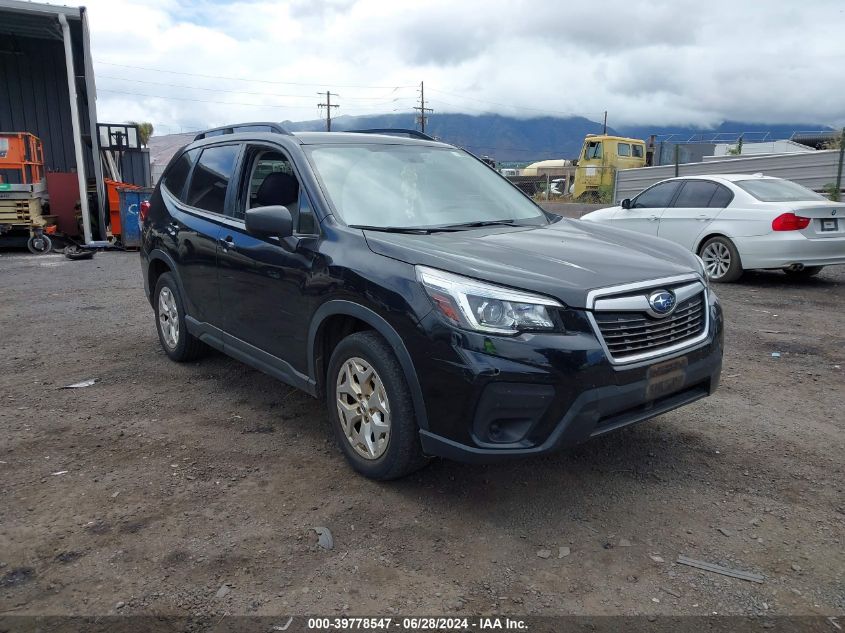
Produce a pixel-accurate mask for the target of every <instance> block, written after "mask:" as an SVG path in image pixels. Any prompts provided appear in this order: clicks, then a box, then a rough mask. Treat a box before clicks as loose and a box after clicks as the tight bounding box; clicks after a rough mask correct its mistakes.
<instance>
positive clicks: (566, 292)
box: [364, 219, 699, 308]
mask: <svg viewBox="0 0 845 633" xmlns="http://www.w3.org/2000/svg"><path fill="white" fill-rule="evenodd" d="M364 233H365V236H366V239H367V243H368V244H369V246H370V249H372V251H373V252H375V253H377V254H379V255H384V256H385V257H391V258H393V259H398V260H400V261H403V262H406V263H408V264H415V265H416V264H421V265H425V266H431V267H432V268H439V269H441V270H445V271H449V272H453V273H457V274H460V275H466V276H468V277H474V278H476V279H480V280H483V281H488V282H491V283H497V284H501V285H504V286H510V287H512V288H518V289H522V290H530V291H534V292H539V293H541V294H544V295H548V296H552V297H555V298H556V299H558V300H560V301H562V302H563V303H564V304H565V305H568V306H570V307H573V308H583V307H585V306H586V300H587V293H588V292H589V291H590V290H594V289H596V288H604V287H607V286H615V285H618V284H624V283H630V282H637V281H647V280H650V279H657V278H660V277H671V276H674V275H682V274H686V273H695V272H698V269H699V267H698V262H697V261H696V259H695V256H694V255H693V254H692V253H691V252H689V251H687V250H686V249H684V248H682V247H680V246H678V245H677V244H673V243H672V242H669V241H667V240H663V239H659V238H656V237H651V236H644V235H640V234H638V233H634V232H632V231H626V230H624V229H617V228H614V227H610V226H605V225H602V224H595V223H586V222H580V221H578V220H567V219H561V220H560V221H558V222H556V223H554V224H549V225H544V226H531V227H509V226H496V227H486V228H480V229H472V230H467V231H458V232H454V233H432V234H430V235H408V234H400V233H384V232H381V231H365V232H364Z"/></svg>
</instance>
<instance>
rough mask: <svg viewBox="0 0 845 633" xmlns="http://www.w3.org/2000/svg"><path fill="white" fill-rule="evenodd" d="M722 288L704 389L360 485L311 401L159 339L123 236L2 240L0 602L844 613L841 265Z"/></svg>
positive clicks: (53, 610) (26, 610)
mask: <svg viewBox="0 0 845 633" xmlns="http://www.w3.org/2000/svg"><path fill="white" fill-rule="evenodd" d="M717 290H718V293H719V295H720V296H721V298H722V300H723V303H724V306H725V311H726V315H727V355H726V359H725V366H724V373H723V381H722V387H721V389H720V391H719V392H718V393H717V394H716V395H715V396H714V397H712V398H708V399H706V400H703V401H699V402H697V403H695V404H693V405H691V406H688V407H686V408H684V409H682V410H679V411H675V412H672V413H669V414H666V415H663V416H661V417H659V418H658V419H656V420H653V421H651V422H649V423H646V424H642V425H639V426H636V427H634V428H629V429H626V430H623V431H621V432H619V433H617V434H615V435H611V436H608V437H604V438H601V439H598V440H595V441H593V442H591V443H589V444H586V445H583V446H581V447H579V448H577V449H576V450H573V451H570V452H567V453H560V454H556V455H552V456H548V457H543V458H539V459H533V460H530V461H522V462H515V463H507V464H502V465H492V466H468V465H461V464H456V463H451V462H446V461H435V462H433V463H432V464H431V465H430V466H429V467H428V468H426V469H425V470H423V471H421V472H419V473H417V474H415V475H413V476H411V477H410V478H407V479H404V480H401V481H397V482H392V483H387V484H380V483H374V482H371V481H367V480H365V479H363V478H361V477H359V476H356V475H355V474H354V473H353V472H352V471H351V470H350V469H349V468H348V467H347V466H346V463H345V462H344V460H343V458H342V456H341V454H340V452H339V451H338V450H337V449H336V448H335V446H334V445H333V443H332V441H330V439H329V429H328V426H327V423H326V416H325V414H324V408H323V406H322V404H321V403H319V402H317V401H316V400H313V399H311V398H310V397H308V396H306V395H304V394H302V393H299V392H296V391H293V390H291V389H290V388H289V387H287V386H285V385H283V384H280V383H278V382H275V381H274V380H273V379H271V378H269V377H267V376H265V375H263V374H260V373H258V372H256V371H253V370H252V369H249V368H247V367H246V366H244V365H241V364H239V363H238V362H236V361H234V360H230V359H228V358H226V357H224V356H222V355H220V354H213V355H210V356H209V357H207V358H205V359H203V360H202V361H200V362H197V363H192V364H186V365H178V364H175V363H173V362H170V361H169V360H168V359H167V358H166V357H165V356H164V354H163V353H162V352H161V350H160V348H159V344H158V340H157V338H156V334H155V329H154V325H153V319H152V310H151V308H150V306H149V304H148V303H147V302H146V299H145V298H144V294H143V290H142V285H141V278H140V272H139V263H138V256H137V255H136V254H131V253H101V254H99V255H97V257H96V258H95V259H94V260H92V261H82V262H71V261H68V260H66V259H64V258H62V257H60V256H58V255H46V256H42V257H33V256H29V255H25V254H19V253H12V254H10V253H8V252H5V253H3V254H2V255H0V333H2V336H0V349H2V354H0V402H2V405H0V428H2V431H0V438H1V439H2V441H0V499H2V507H0V613H6V614H80V615H93V614H109V613H122V614H126V613H133V614H140V613H159V614H179V615H208V614H212V613H224V612H228V613H233V614H237V613H240V614H255V615H261V614H279V613H292V614H294V613H297V614H328V615H332V614H342V613H348V614H358V615H361V614H382V615H389V614H393V613H401V614H409V613H416V614H422V613H425V614H438V613H449V614H451V613H461V614H474V613H475V614H477V613H492V612H504V613H512V614H549V615H552V614H564V613H566V614H711V613H713V612H717V613H720V614H725V613H730V614H743V615H754V614H763V613H768V614H824V615H832V614H835V613H840V614H841V613H843V612H845V540H844V539H843V535H845V529H843V527H845V495H843V487H844V486H845V483H843V482H845V477H843V455H844V454H845V432H843V427H845V416H843V414H842V411H843V408H842V406H843V395H845V369H843V368H845V328H843V323H845V319H843V306H845V268H843V267H840V268H838V269H827V270H826V271H824V272H823V273H822V275H821V276H820V277H819V278H817V279H815V280H811V281H808V282H803V283H796V282H793V281H791V280H789V279H787V278H786V277H785V276H784V275H783V274H782V273H753V274H750V275H748V276H747V277H746V278H744V279H743V281H742V282H741V283H738V284H735V285H731V286H727V287H725V286H721V287H718V289H717ZM773 352H779V353H780V357H779V358H775V357H773V356H772V354H773ZM88 378H96V379H97V382H96V384H95V385H94V386H92V387H88V388H84V389H65V390H62V389H59V387H61V386H62V385H67V384H69V383H74V382H77V381H81V380H85V379H88ZM315 527H328V528H329V529H330V530H331V532H332V533H333V536H334V548H333V549H331V550H325V549H322V548H320V547H319V546H318V544H317V534H316V533H315V531H314V528H315ZM678 555H686V556H689V557H691V558H696V559H701V560H705V561H709V562H712V563H717V564H721V565H725V566H728V567H732V568H737V569H741V570H745V571H750V572H753V573H756V574H759V575H761V576H763V577H764V582H763V583H759V584H758V583H752V582H747V581H744V580H739V579H736V578H729V577H725V576H721V575H717V574H714V573H711V572H705V571H701V570H697V569H693V568H691V567H686V566H682V565H678V564H676V563H675V562H674V561H675V560H676V559H677V557H678Z"/></svg>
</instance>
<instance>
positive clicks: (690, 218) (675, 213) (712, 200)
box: [657, 180, 732, 250]
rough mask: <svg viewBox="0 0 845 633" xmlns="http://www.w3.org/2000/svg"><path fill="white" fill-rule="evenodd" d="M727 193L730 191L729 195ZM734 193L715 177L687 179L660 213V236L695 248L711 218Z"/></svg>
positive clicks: (658, 232) (658, 233)
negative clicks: (710, 178)
mask: <svg viewBox="0 0 845 633" xmlns="http://www.w3.org/2000/svg"><path fill="white" fill-rule="evenodd" d="M726 194H727V195H726ZM731 197H732V194H731V192H730V191H729V190H728V189H727V188H726V187H723V186H722V185H720V184H718V183H716V182H713V181H712V180H685V181H683V185H682V186H681V188H680V190H679V191H678V194H677V195H676V196H675V199H674V200H673V201H672V204H671V205H670V206H668V207H667V208H666V209H665V211H664V212H663V215H661V216H660V222H659V228H658V231H657V235H658V237H662V238H665V239H667V240H672V241H673V242H676V243H677V244H680V245H681V246H684V247H686V248H689V249H690V250H692V248H693V247H694V246H695V244H696V239H697V238H698V236H699V235H701V233H702V231H704V230H705V229H706V228H707V226H708V225H709V224H710V222H712V221H713V219H714V218H715V217H716V216H717V215H718V214H719V211H720V210H721V209H722V208H724V207H725V206H726V205H727V204H728V202H730V199H731Z"/></svg>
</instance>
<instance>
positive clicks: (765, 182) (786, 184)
mask: <svg viewBox="0 0 845 633" xmlns="http://www.w3.org/2000/svg"><path fill="white" fill-rule="evenodd" d="M734 184H735V185H736V186H737V187H739V188H740V189H742V190H743V191H745V192H747V193H750V194H751V195H752V196H754V197H755V198H757V199H758V200H760V201H761V202H799V201H802V200H827V198H825V197H824V196H822V195H819V194H817V193H816V192H815V191H812V190H811V189H807V188H806V187H802V186H801V185H799V184H796V183H794V182H792V181H791V180H781V179H780V178H754V179H749V180H734Z"/></svg>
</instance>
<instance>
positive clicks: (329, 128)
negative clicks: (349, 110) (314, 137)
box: [317, 90, 340, 132]
mask: <svg viewBox="0 0 845 633" xmlns="http://www.w3.org/2000/svg"><path fill="white" fill-rule="evenodd" d="M317 94H318V95H326V102H325V103H318V104H317V107H318V108H325V109H326V132H331V131H332V108H339V107H340V106H339V105H338V104H336V103H332V93H331V92H330V91H328V90H326V91H325V92H318V93H317ZM334 96H335V97H339V96H340V95H339V94H337V93H335V95H334Z"/></svg>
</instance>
